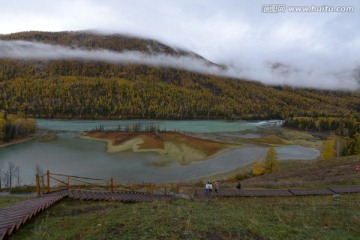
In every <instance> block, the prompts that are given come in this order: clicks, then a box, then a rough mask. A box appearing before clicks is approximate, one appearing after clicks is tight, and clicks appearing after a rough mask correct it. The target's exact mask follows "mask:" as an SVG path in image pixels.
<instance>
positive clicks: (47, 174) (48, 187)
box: [46, 170, 51, 193]
mask: <svg viewBox="0 0 360 240" xmlns="http://www.w3.org/2000/svg"><path fill="white" fill-rule="evenodd" d="M46 176H47V193H50V191H51V188H50V171H49V170H47V171H46Z"/></svg>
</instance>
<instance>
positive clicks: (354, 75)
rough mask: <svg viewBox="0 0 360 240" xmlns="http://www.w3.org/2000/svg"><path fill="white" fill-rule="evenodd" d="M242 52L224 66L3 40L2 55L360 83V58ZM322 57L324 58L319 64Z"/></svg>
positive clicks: (308, 83)
mask: <svg viewBox="0 0 360 240" xmlns="http://www.w3.org/2000/svg"><path fill="white" fill-rule="evenodd" d="M345 55H346V53H345ZM240 56H241V57H240V59H239V60H237V61H236V62H225V63H224V64H225V65H226V66H227V67H226V68H223V67H218V66H216V65H213V64H210V63H209V62H207V61H206V60H203V59H201V58H196V57H194V56H193V55H189V56H180V57H177V56H173V55H167V54H145V53H141V52H137V51H127V52H114V51H110V50H106V49H102V50H85V49H80V48H71V47H65V46H60V45H50V44H44V43H39V42H28V41H2V40H0V58H3V59H4V58H10V59H26V60H60V59H79V60H85V61H103V62H109V63H113V64H143V65H148V66H162V67H171V68H179V69H184V70H188V71H192V72H199V73H206V74H213V75H218V76H225V77H232V78H237V79H248V80H256V81H260V82H263V83H265V84H270V85H290V86H295V87H309V88H319V89H335V90H338V89H342V90H355V89H358V88H359V86H360V77H359V76H360V75H359V72H360V70H359V69H360V62H359V61H357V60H356V59H349V58H347V59H344V61H343V64H334V63H332V62H331V61H330V62H329V63H327V62H326V58H325V57H324V56H322V57H321V58H320V59H319V58H316V56H315V55H314V57H313V58H312V57H311V54H310V55H308V54H295V55H294V56H296V57H293V58H292V57H289V56H287V55H286V53H281V52H280V53H277V54H276V55H273V54H268V55H266V53H265V55H263V56H259V55H257V53H250V52H249V53H246V52H244V55H240ZM275 56H276V57H275ZM309 56H310V57H309ZM338 56H340V55H338ZM329 57H333V56H329ZM319 61H323V62H322V63H321V64H319Z"/></svg>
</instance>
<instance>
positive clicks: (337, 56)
mask: <svg viewBox="0 0 360 240" xmlns="http://www.w3.org/2000/svg"><path fill="white" fill-rule="evenodd" d="M269 3H271V4H269ZM0 6H1V7H0V22H1V24H0V34H8V33H13V32H19V31H30V30H40V31H68V30H94V31H97V32H101V33H103V34H110V33H123V34H129V35H134V36H140V37H146V38H152V39H156V40H159V41H161V42H163V43H165V44H168V45H170V46H173V47H180V48H184V49H186V50H191V51H193V52H196V53H198V54H200V55H202V56H203V57H205V58H207V59H209V60H210V61H212V62H215V63H219V64H226V65H227V66H229V68H228V70H227V72H226V73H221V72H219V73H218V74H219V75H226V76H231V77H235V78H239V79H240V78H245V79H250V80H257V81H261V82H264V83H267V84H286V85H291V86H298V87H313V88H323V89H347V90H355V89H359V87H360V54H359V53H360V1H357V0H344V1H338V0H312V1H309V0H303V1H293V0H287V1H285V0H282V1H281V0H275V1H266V0H258V1H241V0H101V1H99V0H56V1H52V0H32V1H28V0H0ZM294 6H298V7H304V8H306V7H310V8H311V7H312V8H313V11H312V12H305V10H303V11H298V12H293V11H292V9H291V8H292V7H294ZM343 6H344V7H345V6H348V7H351V8H352V10H351V11H350V12H330V10H329V8H330V7H343ZM276 11H277V12H276ZM5 44H6V43H1V44H0V56H1V54H4V52H6V51H5V50H4V49H8V45H5ZM18 45H19V44H14V45H13V46H12V47H18ZM20 45H21V44H20ZM36 47H37V48H36V49H38V50H39V49H40V50H41V48H39V47H38V46H36ZM46 47H47V46H45V48H44V49H46ZM20 50H21V48H20ZM40 50H39V51H40ZM57 50H58V52H61V51H62V50H61V49H60V48H57ZM63 50H64V51H69V49H63ZM73 51H78V52H77V53H73V54H81V55H82V56H84V55H89V56H90V58H96V57H97V56H99V58H100V60H102V59H104V57H106V56H108V55H104V52H102V53H83V52H81V53H79V50H77V49H74V50H73ZM19 52H21V51H17V54H19ZM7 53H8V54H10V53H9V51H7ZM66 54H69V53H68V52H67V53H66ZM106 54H109V56H110V55H111V57H112V59H116V57H119V58H121V57H122V59H125V60H126V59H129V58H126V57H129V56H125V58H124V56H120V55H119V56H116V55H114V54H113V53H106ZM25 55H26V54H25ZM63 55H64V54H63ZM70 55H71V54H70ZM135 55H136V53H135ZM23 57H24V58H26V56H23ZM133 57H134V56H133V55H132V56H130V59H133ZM137 57H139V58H140V59H142V58H143V56H137ZM155 60H156V61H155ZM155 60H154V61H155V63H156V64H159V65H164V63H166V62H169V61H170V62H171V64H175V65H177V64H178V63H177V62H176V61H178V62H186V64H183V66H182V67H183V68H185V69H187V68H188V67H189V66H192V65H194V63H192V62H191V59H180V60H176V61H175V60H170V59H168V58H167V56H160V60H161V61H160V60H159V59H155ZM121 61H122V60H121ZM121 61H120V60H119V62H121ZM148 61H151V59H148ZM187 61H190V62H187ZM115 62H116V61H115ZM145 64H146V63H145ZM171 66H172V65H171ZM189 70H194V69H189ZM195 70H196V71H204V72H207V71H209V72H213V69H212V70H211V69H208V70H207V69H206V66H203V65H201V66H200V67H196V69H195Z"/></svg>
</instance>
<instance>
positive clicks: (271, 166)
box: [265, 147, 279, 173]
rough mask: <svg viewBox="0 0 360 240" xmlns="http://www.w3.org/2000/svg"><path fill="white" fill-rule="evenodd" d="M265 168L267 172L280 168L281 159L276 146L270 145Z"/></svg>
mask: <svg viewBox="0 0 360 240" xmlns="http://www.w3.org/2000/svg"><path fill="white" fill-rule="evenodd" d="M265 169H266V171H267V172H270V173H271V172H275V171H278V170H279V160H278V156H277V152H276V150H275V148H274V147H270V148H269V151H268V152H267V154H266V157H265Z"/></svg>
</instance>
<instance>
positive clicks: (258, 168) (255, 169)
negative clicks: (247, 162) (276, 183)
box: [252, 160, 266, 175]
mask: <svg viewBox="0 0 360 240" xmlns="http://www.w3.org/2000/svg"><path fill="white" fill-rule="evenodd" d="M252 173H253V174H254V175H262V174H264V173H266V168H265V163H264V162H263V161H260V160H258V161H256V162H254V163H253V166H252Z"/></svg>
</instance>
